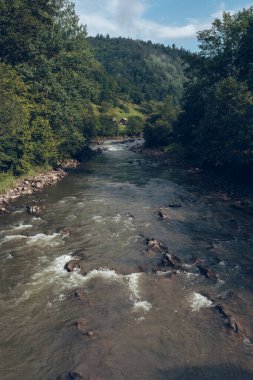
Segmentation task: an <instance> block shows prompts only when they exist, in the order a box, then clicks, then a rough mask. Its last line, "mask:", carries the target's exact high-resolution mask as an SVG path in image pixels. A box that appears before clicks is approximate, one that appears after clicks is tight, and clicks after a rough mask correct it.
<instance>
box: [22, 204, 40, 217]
mask: <svg viewBox="0 0 253 380" xmlns="http://www.w3.org/2000/svg"><path fill="white" fill-rule="evenodd" d="M26 210H27V213H28V214H29V215H40V214H41V212H42V207H41V206H37V205H32V206H29V205H27V206H26Z"/></svg>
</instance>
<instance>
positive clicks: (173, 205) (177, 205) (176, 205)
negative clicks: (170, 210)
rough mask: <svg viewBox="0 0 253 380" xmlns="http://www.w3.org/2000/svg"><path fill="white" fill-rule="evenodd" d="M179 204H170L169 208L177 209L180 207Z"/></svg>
mask: <svg viewBox="0 0 253 380" xmlns="http://www.w3.org/2000/svg"><path fill="white" fill-rule="evenodd" d="M181 206H182V205H181V203H170V204H169V207H174V208H177V207H181Z"/></svg>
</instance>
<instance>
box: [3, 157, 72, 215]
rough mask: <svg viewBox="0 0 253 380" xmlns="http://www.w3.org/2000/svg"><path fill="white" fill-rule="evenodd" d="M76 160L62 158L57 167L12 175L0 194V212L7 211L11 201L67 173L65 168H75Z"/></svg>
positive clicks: (53, 181)
mask: <svg viewBox="0 0 253 380" xmlns="http://www.w3.org/2000/svg"><path fill="white" fill-rule="evenodd" d="M77 166H78V161H77V160H73V159H70V160H63V161H61V162H60V164H59V167H58V168H57V169H53V168H50V169H44V170H43V169H42V168H37V169H35V174H33V175H32V174H27V175H24V176H22V177H17V178H15V177H12V179H11V180H9V181H8V183H7V184H6V188H5V190H4V191H3V192H2V193H1V194H0V213H7V212H8V210H9V206H10V204H11V202H12V201H14V200H16V199H17V198H19V197H21V196H24V195H31V194H34V193H37V192H39V191H41V190H42V189H43V188H44V187H46V186H52V185H54V184H55V183H57V182H58V181H60V180H61V179H62V178H64V177H65V176H66V175H67V171H66V170H67V169H75V168H76V167H77Z"/></svg>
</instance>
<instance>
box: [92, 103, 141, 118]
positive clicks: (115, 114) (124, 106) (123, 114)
mask: <svg viewBox="0 0 253 380" xmlns="http://www.w3.org/2000/svg"><path fill="white" fill-rule="evenodd" d="M93 109H94V113H95V115H96V116H99V115H101V114H102V113H103V114H105V115H108V116H110V117H111V118H115V119H116V120H120V119H123V118H125V119H128V118H129V117H131V116H139V117H140V118H142V119H143V120H144V119H145V116H144V115H143V113H142V112H141V111H140V107H139V106H138V105H137V104H133V103H130V102H126V101H123V100H122V101H121V104H120V105H119V106H118V107H112V106H108V108H106V107H105V109H103V108H102V107H100V106H97V105H94V106H93Z"/></svg>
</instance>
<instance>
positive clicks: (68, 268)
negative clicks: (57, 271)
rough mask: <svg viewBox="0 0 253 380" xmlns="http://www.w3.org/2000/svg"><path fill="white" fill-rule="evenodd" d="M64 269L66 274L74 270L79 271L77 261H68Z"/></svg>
mask: <svg viewBox="0 0 253 380" xmlns="http://www.w3.org/2000/svg"><path fill="white" fill-rule="evenodd" d="M64 269H65V270H66V271H67V272H74V271H76V270H79V269H80V264H79V260H70V261H68V262H67V263H66V264H65V266H64Z"/></svg>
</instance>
